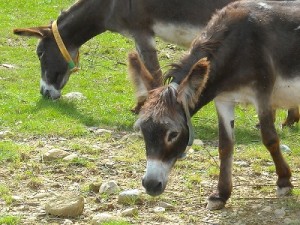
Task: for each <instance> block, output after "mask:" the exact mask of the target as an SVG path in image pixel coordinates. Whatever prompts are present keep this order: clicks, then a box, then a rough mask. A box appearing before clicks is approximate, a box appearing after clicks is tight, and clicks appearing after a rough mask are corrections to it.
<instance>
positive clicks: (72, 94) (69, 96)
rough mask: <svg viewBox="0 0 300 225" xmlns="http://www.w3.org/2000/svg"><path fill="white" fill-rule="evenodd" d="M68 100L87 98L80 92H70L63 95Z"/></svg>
mask: <svg viewBox="0 0 300 225" xmlns="http://www.w3.org/2000/svg"><path fill="white" fill-rule="evenodd" d="M63 97H64V98H65V99H67V100H85V99H86V97H85V96H84V95H83V94H82V93H80V92H70V93H68V94H65V95H64V96H63Z"/></svg>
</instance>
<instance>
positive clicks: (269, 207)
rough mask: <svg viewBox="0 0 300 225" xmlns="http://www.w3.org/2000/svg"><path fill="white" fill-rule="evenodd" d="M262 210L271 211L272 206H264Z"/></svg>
mask: <svg viewBox="0 0 300 225" xmlns="http://www.w3.org/2000/svg"><path fill="white" fill-rule="evenodd" d="M262 211H263V212H271V211H272V207H271V206H267V207H265V208H263V209H262Z"/></svg>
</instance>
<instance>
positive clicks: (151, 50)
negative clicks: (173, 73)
mask: <svg viewBox="0 0 300 225" xmlns="http://www.w3.org/2000/svg"><path fill="white" fill-rule="evenodd" d="M134 39H135V44H136V50H137V52H138V53H139V56H140V58H141V59H142V61H143V63H144V65H145V66H146V68H147V69H148V71H149V72H150V74H151V75H152V76H153V82H152V88H153V89H154V88H157V87H160V86H161V85H162V83H163V80H162V71H161V69H160V65H159V62H158V57H157V51H156V47H155V39H154V37H153V36H152V35H151V34H149V33H147V32H145V33H138V34H136V35H135V36H134Z"/></svg>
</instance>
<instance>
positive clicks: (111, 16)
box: [14, 0, 299, 125]
mask: <svg viewBox="0 0 300 225" xmlns="http://www.w3.org/2000/svg"><path fill="white" fill-rule="evenodd" d="M233 1H237V0H214V1H207V0H189V1H178V0H165V1H163V3H162V2H161V1H159V0H143V1H139V0H128V1H124V0H79V1H77V2H76V3H75V4H74V5H73V6H71V7H70V8H69V9H68V10H67V11H65V12H63V13H62V14H61V15H60V16H59V17H58V19H57V21H55V23H52V24H51V25H49V26H42V27H33V28H26V29H15V30H14V33H15V34H17V35H22V36H32V37H37V38H39V39H40V42H39V44H38V46H37V55H38V58H39V59H40V63H41V82H40V92H41V94H42V95H43V96H46V97H50V98H52V99H57V98H59V97H60V96H61V90H62V89H63V87H64V86H65V85H66V83H67V81H68V79H69V77H70V74H71V72H72V71H74V70H77V64H78V57H77V56H78V52H79V48H80V46H81V45H82V44H84V43H85V42H87V41H88V40H90V39H91V38H93V37H94V36H96V35H98V34H101V33H103V32H105V31H107V30H108V31H112V32H117V33H120V34H122V35H125V36H127V37H130V38H132V39H133V40H134V41H135V45H136V49H137V51H138V53H139V56H140V58H141V59H142V61H143V63H144V64H145V66H146V68H147V69H148V70H149V72H150V73H151V75H152V76H153V77H154V79H153V82H152V84H151V85H152V88H156V87H159V86H160V85H161V84H162V79H161V78H162V72H161V70H160V66H159V62H158V59H157V51H156V48H155V39H154V38H155V36H158V37H161V38H162V39H164V40H166V41H168V42H172V43H175V44H179V45H182V46H185V47H189V45H190V44H191V42H192V40H193V39H194V38H195V37H196V36H197V34H198V33H199V32H200V30H201V29H202V28H203V27H204V26H205V25H206V23H207V22H208V21H209V19H210V18H211V15H212V14H213V13H214V12H215V10H216V9H221V8H222V7H224V6H225V5H227V4H228V3H230V2H233ZM141 105H142V103H141V102H138V104H137V106H136V108H135V109H134V110H133V111H134V112H138V111H139V109H140V107H141ZM298 120H299V112H298V109H297V108H296V109H293V110H290V111H289V114H288V118H287V120H286V121H285V122H284V125H291V124H293V123H294V122H297V121H298Z"/></svg>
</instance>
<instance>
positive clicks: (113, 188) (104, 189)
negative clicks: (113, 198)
mask: <svg viewBox="0 0 300 225" xmlns="http://www.w3.org/2000/svg"><path fill="white" fill-rule="evenodd" d="M119 190H120V188H119V186H118V185H117V182H116V181H114V180H112V181H108V182H105V183H103V184H102V185H101V187H100V189H99V193H100V194H102V193H105V194H108V195H110V194H115V193H117V192H118V191H119Z"/></svg>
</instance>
